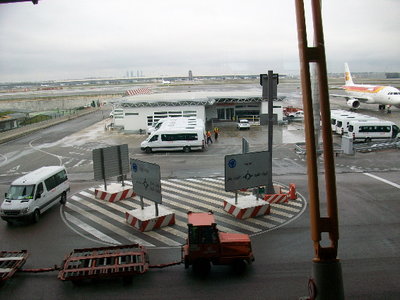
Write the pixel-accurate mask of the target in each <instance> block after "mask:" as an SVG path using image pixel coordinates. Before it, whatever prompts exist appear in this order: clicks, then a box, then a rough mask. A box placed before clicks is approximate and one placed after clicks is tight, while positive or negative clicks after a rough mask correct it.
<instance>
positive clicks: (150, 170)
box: [130, 158, 162, 204]
mask: <svg viewBox="0 0 400 300" xmlns="http://www.w3.org/2000/svg"><path fill="white" fill-rule="evenodd" d="M130 163H131V171H132V184H133V190H134V191H135V193H136V194H138V195H139V196H142V197H143V198H146V199H149V200H151V201H154V202H156V203H159V204H161V202H162V197H161V171H160V166H159V165H156V164H152V163H148V162H145V161H141V160H138V159H133V158H131V160H130Z"/></svg>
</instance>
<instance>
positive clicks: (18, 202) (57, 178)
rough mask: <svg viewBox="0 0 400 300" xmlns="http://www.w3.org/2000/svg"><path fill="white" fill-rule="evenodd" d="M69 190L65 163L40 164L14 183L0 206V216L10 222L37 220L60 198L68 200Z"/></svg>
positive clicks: (61, 201) (63, 200)
mask: <svg viewBox="0 0 400 300" xmlns="http://www.w3.org/2000/svg"><path fill="white" fill-rule="evenodd" d="M69 191H70V186H69V181H68V176H67V172H66V170H65V168H64V167H61V166H47V167H41V168H39V169H37V170H35V171H32V172H30V173H28V174H26V175H24V176H22V177H20V178H18V179H16V180H14V181H13V182H12V183H11V186H10V188H9V189H8V192H7V193H6V194H5V199H4V201H3V203H2V205H1V207H0V217H1V218H2V219H3V220H5V221H7V222H8V223H12V222H13V221H17V220H30V221H33V222H35V223H36V222H38V221H39V218H40V215H41V214H42V213H43V212H45V211H46V210H48V209H49V208H50V207H52V206H53V205H54V204H55V203H57V200H58V199H60V203H61V204H65V203H66V201H67V192H69Z"/></svg>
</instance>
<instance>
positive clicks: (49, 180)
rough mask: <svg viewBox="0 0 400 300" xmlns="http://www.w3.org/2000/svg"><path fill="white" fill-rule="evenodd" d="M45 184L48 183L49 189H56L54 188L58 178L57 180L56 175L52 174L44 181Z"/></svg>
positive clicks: (47, 187)
mask: <svg viewBox="0 0 400 300" xmlns="http://www.w3.org/2000/svg"><path fill="white" fill-rule="evenodd" d="M44 184H45V185H46V189H47V190H48V191H50V190H52V189H54V188H55V187H56V186H57V184H56V180H55V178H54V176H51V177H49V178H47V179H46V180H45V181H44Z"/></svg>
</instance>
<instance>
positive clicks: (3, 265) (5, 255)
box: [0, 250, 28, 283]
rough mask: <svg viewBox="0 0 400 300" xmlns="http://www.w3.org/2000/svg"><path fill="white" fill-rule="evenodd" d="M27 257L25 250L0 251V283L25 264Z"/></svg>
mask: <svg viewBox="0 0 400 300" xmlns="http://www.w3.org/2000/svg"><path fill="white" fill-rule="evenodd" d="M27 258H28V252H27V251H26V250H21V251H0V283H2V282H4V281H6V280H7V279H9V278H10V277H11V276H13V275H14V273H15V272H16V271H18V269H19V268H21V267H22V266H23V265H24V264H25V262H26V259H27Z"/></svg>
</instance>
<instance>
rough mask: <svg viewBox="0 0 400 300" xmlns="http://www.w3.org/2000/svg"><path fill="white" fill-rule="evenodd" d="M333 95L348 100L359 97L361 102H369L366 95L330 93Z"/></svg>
mask: <svg viewBox="0 0 400 300" xmlns="http://www.w3.org/2000/svg"><path fill="white" fill-rule="evenodd" d="M329 96H331V97H340V98H345V99H346V100H350V99H357V100H359V101H360V102H368V100H369V99H368V98H365V97H359V96H348V95H338V94H329Z"/></svg>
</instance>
